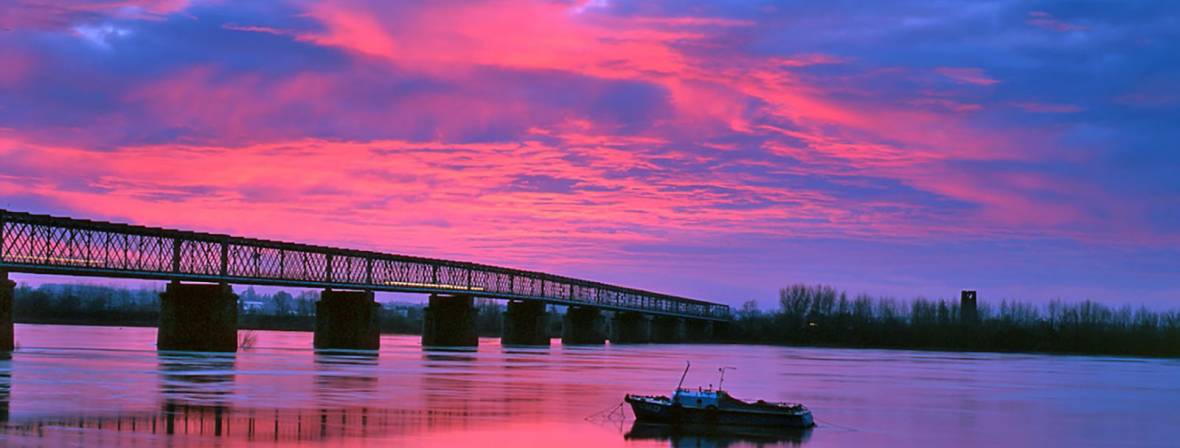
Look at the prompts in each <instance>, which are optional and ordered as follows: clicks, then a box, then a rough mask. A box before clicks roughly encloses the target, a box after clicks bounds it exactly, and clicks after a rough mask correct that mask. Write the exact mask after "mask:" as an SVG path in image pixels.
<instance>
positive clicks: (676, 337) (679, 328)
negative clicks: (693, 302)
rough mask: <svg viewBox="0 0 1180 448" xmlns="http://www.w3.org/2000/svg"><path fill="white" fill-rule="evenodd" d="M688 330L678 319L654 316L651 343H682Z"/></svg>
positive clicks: (682, 320) (682, 321) (681, 319)
mask: <svg viewBox="0 0 1180 448" xmlns="http://www.w3.org/2000/svg"><path fill="white" fill-rule="evenodd" d="M686 339H688V329H687V326H686V325H685V323H684V319H683V318H680V317H668V316H656V317H655V318H653V319H652V330H651V341H652V342H684V341H685V340H686Z"/></svg>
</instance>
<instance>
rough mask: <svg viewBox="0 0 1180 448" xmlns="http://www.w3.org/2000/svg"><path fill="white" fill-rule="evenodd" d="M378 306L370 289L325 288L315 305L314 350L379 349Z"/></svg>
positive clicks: (379, 306)
mask: <svg viewBox="0 0 1180 448" xmlns="http://www.w3.org/2000/svg"><path fill="white" fill-rule="evenodd" d="M380 309H381V305H378V304H377V301H376V300H375V299H374V298H373V291H333V290H330V289H325V290H324V291H323V292H321V293H320V300H319V301H318V302H316V304H315V339H314V342H313V345H314V346H315V348H316V349H352V350H377V349H380V348H381V329H380V325H379V324H380V322H379V316H378V312H379V310H380Z"/></svg>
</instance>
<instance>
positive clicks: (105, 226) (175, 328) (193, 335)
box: [0, 209, 729, 351]
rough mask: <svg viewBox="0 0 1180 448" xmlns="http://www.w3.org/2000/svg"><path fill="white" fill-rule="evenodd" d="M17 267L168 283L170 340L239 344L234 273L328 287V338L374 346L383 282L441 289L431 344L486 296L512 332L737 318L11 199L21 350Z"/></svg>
mask: <svg viewBox="0 0 1180 448" xmlns="http://www.w3.org/2000/svg"><path fill="white" fill-rule="evenodd" d="M9 272H19V273H32V274H53V275H68V276H87V277H109V278H133V279H144V280H166V281H169V282H170V283H169V284H168V286H167V289H166V290H165V291H164V293H163V294H161V303H160V307H161V309H160V311H161V313H160V325H159V333H158V339H157V345H158V347H159V348H160V349H162V350H172V349H176V350H197V351H235V350H236V348H237V336H236V331H237V328H236V325H237V323H236V320H237V309H238V308H237V297H236V296H235V295H234V294H233V291H232V288H231V287H230V286H229V285H231V284H247V285H271V286H290V287H303V288H322V289H323V292H322V293H321V297H320V300H319V302H318V303H317V304H316V329H315V330H316V333H315V346H316V347H317V348H358V349H376V348H377V347H378V344H379V334H378V328H377V310H378V307H379V305H378V304H377V303H376V301H375V300H374V298H373V293H374V292H375V291H391V292H403V293H423V294H429V295H430V300H429V305H428V306H427V308H426V312H425V317H424V320H423V329H422V341H423V344H424V345H428V346H473V345H476V344H478V339H477V337H476V334H475V311H474V307H473V300H474V298H489V299H500V300H507V301H508V306H507V312H506V313H505V316H504V335H503V338H504V342H505V343H506V344H522V345H548V344H549V335H548V332H547V325H545V322H547V316H546V305H549V304H554V305H564V306H567V307H568V309H567V313H566V315H565V318H564V320H563V324H564V325H563V331H562V340H563V342H564V343H569V344H583V343H589V344H601V343H603V342H605V340H606V339H608V333H609V339H610V340H611V342H612V343H623V342H651V341H678V340H684V339H685V338H686V337H687V334H688V333H690V332H693V333H697V334H699V333H702V332H703V333H705V335H704V337H705V338H707V337H708V335H709V334H710V333H711V328H712V323H714V322H725V321H727V320H728V319H729V307H728V306H726V305H722V304H717V303H711V302H706V301H702V300H695V299H689V298H685V297H677V296H672V295H667V294H660V293H655V292H650V291H644V290H640V289H634V288H627V287H622V286H615V285H609V284H605V283H600V282H594V281H588V280H580V279H575V278H570V277H564V276H559V275H552V274H546V273H542V272H535V271H527V270H520V269H510V268H504V267H498V266H489V265H483V264H477V263H468V262H460V261H451V260H441V259H433V258H423V257H413V256H406V255H396V254H388V253H380V252H373V251H362V250H351V249H342V248H333V247H323V246H316V245H308V244H297V243H289V242H279V241H269V240H263V239H254V238H244V237H236V236H230V235H218V234H210V233H200V232H190V231H182V230H172V229H163V228H155V227H145V226H136V225H128V224H118V223H111V222H100V221H91V220H85V219H74V218H65V217H55V216H48V215H37V214H30V213H22V212H13V211H8V210H3V209H0V351H3V350H8V351H11V349H12V292H13V287H14V284H13V282H12V281H10V280H8V277H7V276H8V273H9ZM603 311H607V312H611V313H612V314H613V316H612V319H610V321H609V322H607V321H606V318H605V316H604V315H603ZM608 324H609V325H608ZM608 327H609V329H608ZM694 329H696V330H695V331H694Z"/></svg>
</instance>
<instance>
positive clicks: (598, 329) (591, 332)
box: [561, 306, 606, 345]
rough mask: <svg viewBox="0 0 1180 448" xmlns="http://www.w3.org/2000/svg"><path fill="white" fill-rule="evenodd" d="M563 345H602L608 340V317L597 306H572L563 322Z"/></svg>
mask: <svg viewBox="0 0 1180 448" xmlns="http://www.w3.org/2000/svg"><path fill="white" fill-rule="evenodd" d="M561 324H562V325H561V344H562V345H579V344H584V345H590V344H598V345H601V344H603V343H605V342H606V319H604V318H603V317H602V312H601V311H599V310H598V309H597V308H590V307H581V306H571V307H569V309H567V310H566V311H565V318H564V319H562V323H561Z"/></svg>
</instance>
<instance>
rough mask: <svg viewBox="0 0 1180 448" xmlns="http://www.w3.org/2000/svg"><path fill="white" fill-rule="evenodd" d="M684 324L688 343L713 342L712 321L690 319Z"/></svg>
mask: <svg viewBox="0 0 1180 448" xmlns="http://www.w3.org/2000/svg"><path fill="white" fill-rule="evenodd" d="M686 323H687V327H688V341H689V342H709V341H712V340H713V332H714V328H713V321H709V320H699V319H690V320H688V321H687V322H686Z"/></svg>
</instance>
